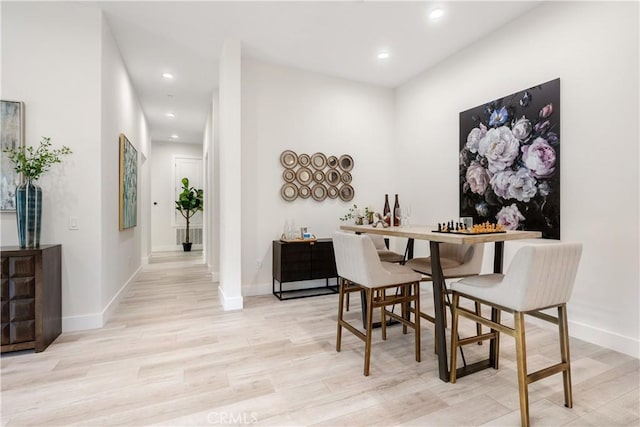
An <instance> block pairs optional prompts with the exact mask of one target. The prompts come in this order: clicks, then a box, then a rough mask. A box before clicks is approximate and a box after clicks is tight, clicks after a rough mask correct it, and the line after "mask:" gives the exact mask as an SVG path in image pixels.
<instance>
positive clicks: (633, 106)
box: [396, 2, 639, 357]
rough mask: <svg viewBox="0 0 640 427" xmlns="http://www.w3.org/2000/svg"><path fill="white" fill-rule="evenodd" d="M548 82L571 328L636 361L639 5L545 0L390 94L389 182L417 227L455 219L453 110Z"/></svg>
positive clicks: (455, 131) (489, 253) (455, 120)
mask: <svg viewBox="0 0 640 427" xmlns="http://www.w3.org/2000/svg"><path fill="white" fill-rule="evenodd" d="M557 77H560V79H561V81H560V83H561V104H562V106H561V109H562V129H561V138H562V140H561V144H562V171H561V180H562V182H561V186H562V187H561V191H562V193H561V194H562V200H561V209H562V212H561V215H562V223H561V230H562V236H561V237H562V239H563V240H575V241H581V242H583V243H584V252H583V256H582V262H581V266H580V270H579V273H578V278H577V282H576V287H575V290H574V293H573V299H572V300H571V303H570V305H569V319H570V321H571V325H570V332H571V334H572V335H574V336H576V337H579V338H582V339H585V340H587V341H592V342H595V343H598V344H600V345H604V346H607V347H611V348H614V349H617V350H619V351H623V352H625V353H628V354H632V355H634V356H636V357H637V356H638V335H639V322H638V320H639V319H638V310H639V292H638V283H639V276H638V259H639V253H638V193H639V187H638V130H639V129H638V117H639V108H638V90H639V86H638V79H639V76H638V3H596V2H594V3H591V2H567V3H557V4H556V3H548V4H545V5H543V6H540V7H538V8H536V9H534V10H533V11H531V12H530V13H528V14H527V15H525V16H523V17H522V18H520V19H518V20H516V21H514V22H511V23H510V24H508V25H507V26H505V27H503V28H501V29H500V30H498V31H496V32H495V33H493V34H491V35H490V36H488V37H486V38H484V39H482V40H480V41H478V42H476V43H475V44H473V45H471V46H469V47H467V48H466V49H464V50H463V51H461V52H459V53H458V54H456V55H454V56H452V57H450V58H448V59H447V60H445V61H443V62H442V63H440V64H439V65H438V66H436V67H435V68H433V69H431V70H428V71H426V72H425V73H423V74H422V75H420V76H418V77H416V78H415V79H413V80H412V81H411V82H409V83H407V84H405V85H403V86H402V87H400V88H399V89H398V91H397V100H396V102H397V111H396V126H397V142H398V146H397V148H398V150H399V153H400V155H401V157H402V159H403V161H402V163H401V164H399V166H401V167H400V168H399V169H398V177H399V179H400V180H401V181H402V182H403V183H405V184H407V185H406V189H407V190H406V191H405V193H406V194H407V197H405V199H407V198H408V199H410V200H411V201H412V203H413V204H414V205H415V209H414V210H415V211H416V212H415V213H414V217H415V219H416V220H419V222H430V223H435V222H437V221H438V220H441V219H446V218H452V217H455V216H456V215H457V212H458V132H459V130H458V129H459V124H458V117H459V113H460V111H464V110H467V109H469V108H472V107H474V106H477V105H480V104H482V103H484V102H486V101H489V100H492V99H495V98H496V97H500V96H503V95H508V94H510V93H513V92H517V91H519V90H522V89H524V88H527V87H531V86H533V85H536V84H539V83H543V82H546V81H548V80H551V79H554V78H557ZM410 183H414V185H408V184H410ZM425 195H428V198H426V197H425ZM436 202H437V203H436ZM517 247H518V245H516V244H508V245H506V251H507V255H506V261H507V262H506V264H508V260H509V259H510V257H511V256H512V254H513V252H514V250H515V249H516V248H517ZM486 256H487V258H491V259H492V251H487V253H486ZM487 261H489V260H487ZM506 264H505V265H506Z"/></svg>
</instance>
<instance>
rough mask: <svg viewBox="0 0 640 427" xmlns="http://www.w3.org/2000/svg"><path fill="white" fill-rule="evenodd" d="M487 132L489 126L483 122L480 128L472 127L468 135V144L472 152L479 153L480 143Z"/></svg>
mask: <svg viewBox="0 0 640 427" xmlns="http://www.w3.org/2000/svg"><path fill="white" fill-rule="evenodd" d="M486 133H487V127H486V126H485V125H483V124H482V123H480V127H479V128H473V129H471V132H469V135H467V144H466V147H467V149H468V150H469V151H471V152H472V153H477V152H478V143H479V142H480V140H481V139H482V138H483V137H484V136H485V134H486Z"/></svg>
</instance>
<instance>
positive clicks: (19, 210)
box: [16, 179, 42, 248]
mask: <svg viewBox="0 0 640 427" xmlns="http://www.w3.org/2000/svg"><path fill="white" fill-rule="evenodd" d="M16 218H17V220H18V239H19V241H20V247H21V248H37V247H39V246H40V225H41V223H42V221H41V220H42V189H41V188H40V187H39V186H38V185H36V184H34V183H33V181H32V180H31V179H27V182H25V183H23V184H20V185H19V186H18V188H17V189H16Z"/></svg>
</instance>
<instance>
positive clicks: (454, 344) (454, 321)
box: [449, 292, 460, 384]
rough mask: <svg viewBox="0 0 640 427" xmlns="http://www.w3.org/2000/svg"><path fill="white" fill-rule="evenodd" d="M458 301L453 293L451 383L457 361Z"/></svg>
mask: <svg viewBox="0 0 640 427" xmlns="http://www.w3.org/2000/svg"><path fill="white" fill-rule="evenodd" d="M459 302H460V295H458V294H457V293H455V292H454V293H453V300H452V301H451V309H452V311H453V314H452V316H451V363H450V366H451V372H450V374H449V381H450V382H451V383H452V384H453V383H455V382H456V369H457V368H456V365H457V363H458V303H459Z"/></svg>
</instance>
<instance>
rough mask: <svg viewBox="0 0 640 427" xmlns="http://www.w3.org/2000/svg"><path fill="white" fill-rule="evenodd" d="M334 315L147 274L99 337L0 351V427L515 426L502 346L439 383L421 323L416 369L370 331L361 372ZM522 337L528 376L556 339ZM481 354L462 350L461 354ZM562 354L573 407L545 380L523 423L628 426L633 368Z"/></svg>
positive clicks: (554, 380) (331, 300) (176, 272)
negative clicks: (338, 347)
mask: <svg viewBox="0 0 640 427" xmlns="http://www.w3.org/2000/svg"><path fill="white" fill-rule="evenodd" d="M428 287H429V285H428V284H425V285H424V293H423V305H424V306H429V302H430V299H431V295H430V293H429V291H428ZM353 300H357V298H354V299H353ZM352 303H353V305H352V312H351V313H350V314H349V316H350V317H351V318H352V319H357V318H358V313H357V311H358V309H359V307H358V303H357V301H352ZM336 312H337V296H336V295H329V296H322V297H316V298H308V299H301V300H291V301H284V302H280V301H277V300H276V298H275V297H273V296H261V297H249V298H245V309H244V310H243V311H236V312H224V311H222V309H221V306H220V304H219V302H218V295H217V291H216V285H214V284H212V283H211V279H210V277H209V276H208V275H207V273H206V270H205V267H204V266H202V265H194V266H186V267H184V266H182V267H175V266H167V268H164V269H158V268H157V266H156V267H155V268H153V269H150V270H149V271H145V272H143V273H142V274H141V275H140V276H139V278H138V280H137V281H136V283H135V284H133V285H132V287H131V288H130V289H129V291H128V293H127V295H126V296H125V298H124V299H123V300H122V302H121V304H120V306H119V308H118V310H117V312H116V313H115V315H114V317H113V319H112V320H111V321H109V322H108V324H107V325H106V326H105V327H104V328H102V329H99V330H92V331H83V332H76V333H65V334H63V335H62V336H61V337H59V338H58V340H56V342H55V343H54V344H52V345H51V346H50V347H49V348H48V349H47V350H46V351H45V352H43V353H39V354H35V353H29V352H21V353H19V354H16V353H14V354H7V355H3V356H2V365H1V368H2V372H1V379H2V394H1V398H2V426H22V425H33V426H58V425H87V426H94V425H120V426H134V425H150V424H154V425H172V426H174V425H238V424H257V425H270V426H275V425H278V426H280V425H326V426H352V425H363V426H370V425H385V426H386V425H419V426H426V425H437V426H444V425H492V426H499V425H518V424H519V412H518V393H517V380H516V372H515V354H514V353H515V352H514V345H513V343H512V342H511V341H512V340H510V339H508V337H504V338H503V339H502V351H501V359H500V362H501V366H500V369H499V370H498V371H496V370H485V371H482V372H479V373H476V374H473V375H471V376H467V377H464V378H460V379H459V380H458V382H457V383H456V384H448V383H443V382H442V381H440V380H439V379H438V375H437V366H436V359H435V355H434V354H433V327H432V326H431V325H430V324H428V323H426V322H424V321H423V331H422V337H423V344H422V356H423V357H422V363H416V362H415V361H414V357H413V356H414V355H413V350H412V347H413V339H412V336H411V334H408V335H402V331H401V328H400V327H398V326H396V327H392V328H389V330H388V340H387V341H386V342H382V341H381V339H380V335H379V333H376V334H375V338H374V345H373V350H372V365H371V376H370V377H364V376H363V375H362V367H363V352H364V345H363V343H362V342H361V341H360V340H358V339H356V338H355V337H354V336H353V335H351V334H350V333H348V332H345V334H344V336H343V344H342V348H343V350H342V352H340V353H336V351H335V334H336ZM570 316H571V312H569V317H570ZM471 330H473V325H468V331H471ZM527 332H528V335H527V337H528V342H527V348H528V350H529V364H530V369H536V367H539V366H541V365H543V364H545V363H548V362H550V361H555V360H556V355H557V354H559V350H558V347H557V341H556V336H557V334H556V333H555V332H554V331H550V330H546V329H541V328H537V327H535V326H530V327H529V329H528V331H527ZM487 347H488V346H486V345H483V346H475V345H474V346H471V347H468V348H469V350H468V351H467V359H468V360H471V359H473V358H474V357H476V356H479V355H480V354H484V352H485V351H486V350H487ZM571 353H572V366H573V386H574V408H573V409H567V408H565V407H564V406H563V404H562V399H563V397H562V380H561V376H554V377H551V378H548V379H545V380H543V381H540V382H538V383H535V384H533V385H531V387H530V401H531V421H532V424H533V425H534V426H552V425H572V426H596V425H598V426H628V425H638V424H639V420H638V406H639V404H638V402H639V396H638V382H639V369H638V368H639V362H638V360H637V359H634V358H631V357H629V356H625V355H622V354H620V353H616V352H613V351H610V350H607V349H604V348H602V347H599V346H596V345H593V344H588V343H585V342H582V341H579V340H575V339H572V340H571Z"/></svg>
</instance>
